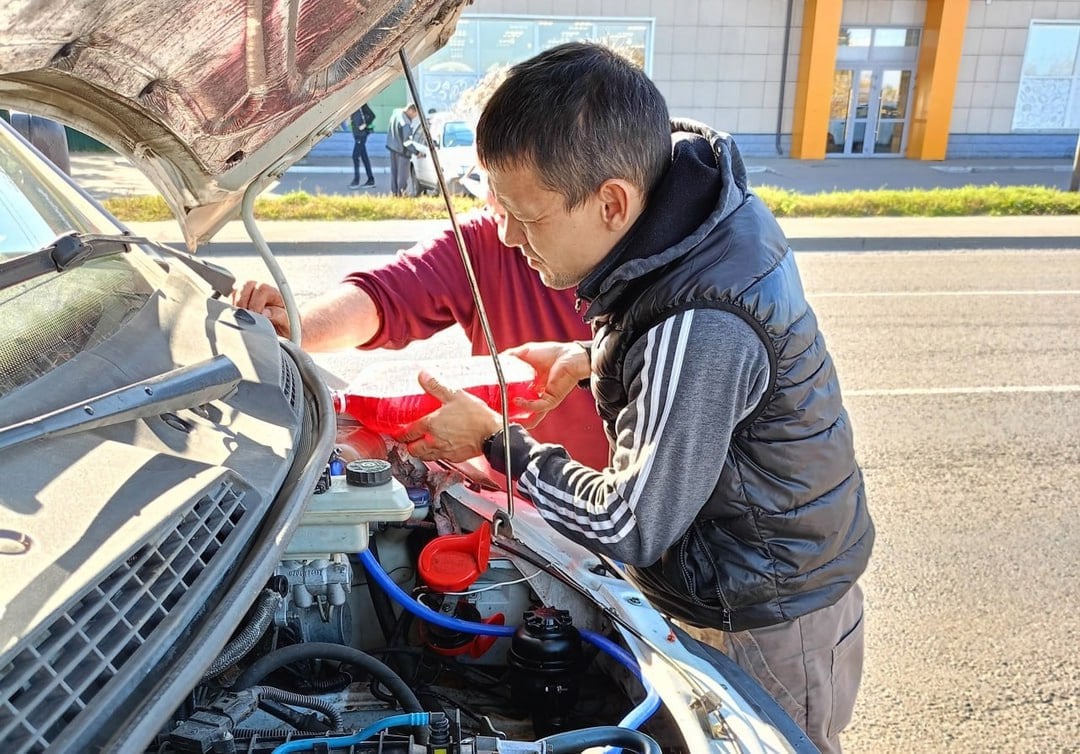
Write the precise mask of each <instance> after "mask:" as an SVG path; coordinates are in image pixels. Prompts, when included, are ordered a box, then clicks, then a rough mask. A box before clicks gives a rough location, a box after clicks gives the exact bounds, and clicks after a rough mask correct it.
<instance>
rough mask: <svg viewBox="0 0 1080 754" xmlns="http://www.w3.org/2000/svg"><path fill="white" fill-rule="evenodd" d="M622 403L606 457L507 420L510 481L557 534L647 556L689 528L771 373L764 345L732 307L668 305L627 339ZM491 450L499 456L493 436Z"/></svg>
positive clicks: (651, 558)
mask: <svg viewBox="0 0 1080 754" xmlns="http://www.w3.org/2000/svg"><path fill="white" fill-rule="evenodd" d="M623 376H624V380H625V382H626V385H627V398H628V400H627V405H626V406H625V407H623V408H622V410H621V411H620V412H619V414H618V417H617V418H616V421H615V427H614V429H615V438H616V444H615V447H614V452H613V454H612V462H611V466H609V467H608V468H607V469H605V470H604V471H602V472H597V471H593V470H592V469H589V468H588V467H585V466H582V465H581V464H578V463H575V462H574V461H573V460H571V459H570V458H569V456H567V454H566V452H565V450H563V449H562V448H561V447H558V446H554V445H542V444H539V443H537V442H536V441H535V440H533V439H532V437H531V436H530V435H529V434H528V433H527V432H526V431H525V430H523V429H522V428H521V427H518V426H514V427H513V428H512V431H511V436H510V444H511V459H512V461H511V464H512V468H513V475H514V476H516V477H517V479H518V489H519V491H520V492H521V493H523V494H525V495H527V496H528V497H529V498H530V499H532V501H533V503H534V504H535V505H536V507H537V509H538V510H539V512H540V514H541V515H542V516H543V517H544V518H545V519H546V520H547V521H548V522H549V523H551V524H552V526H554V527H555V528H556V529H558V530H559V531H561V532H562V533H564V534H565V535H566V536H568V537H570V538H571V539H574V540H576V541H578V542H581V543H582V544H584V545H586V546H588V547H591V548H592V549H594V550H597V551H600V552H603V553H604V554H607V555H610V556H612V557H614V558H616V559H618V560H621V561H623V562H626V563H629V564H631V565H648V564H651V563H653V562H655V561H656V560H657V559H659V557H660V555H661V554H662V553H663V552H664V550H666V549H667V548H668V547H669V546H670V545H671V544H672V543H673V542H675V541H676V540H677V539H678V538H679V537H681V536H682V534H683V533H685V531H686V530H687V529H688V528H689V526H690V524H691V522H692V521H693V520H694V517H695V516H696V515H697V514H698V512H699V511H700V510H701V507H702V506H703V505H704V504H705V502H706V501H707V500H708V498H709V495H710V494H711V492H712V490H713V488H714V487H715V486H716V481H717V479H718V478H719V475H720V471H721V468H722V467H723V462H724V457H725V455H726V453H727V447H728V443H729V441H730V438H731V433H732V431H733V430H734V427H735V425H736V424H738V422H739V421H740V420H741V419H742V418H744V417H745V416H747V415H749V414H750V412H751V411H753V409H754V407H755V406H756V405H757V403H758V401H759V400H760V398H761V396H762V395H763V394H764V391H765V390H766V389H767V386H768V383H769V361H768V352H767V350H766V347H765V344H764V343H762V341H761V340H760V338H759V337H758V336H757V334H756V333H755V332H754V331H753V329H752V328H751V327H750V325H748V324H747V323H746V322H744V321H743V320H742V319H741V318H740V317H738V316H737V315H734V314H731V313H729V312H724V311H717V310H711V309H705V310H701V309H699V310H690V311H686V312H682V313H679V314H676V315H674V316H672V317H670V318H668V319H666V320H664V321H663V322H661V323H660V324H658V325H657V326H655V327H653V328H652V329H651V330H649V332H648V333H647V334H646V335H645V336H644V337H642V338H639V339H638V341H637V342H636V343H635V344H634V345H633V346H632V347H631V349H630V351H629V353H628V354H627V357H626V363H625V364H624V368H623ZM496 445H497V447H493V448H492V452H491V454H490V455H489V460H491V461H492V463H493V464H495V465H496V466H501V464H500V463H499V460H500V459H501V458H502V443H501V442H500V443H497V444H496Z"/></svg>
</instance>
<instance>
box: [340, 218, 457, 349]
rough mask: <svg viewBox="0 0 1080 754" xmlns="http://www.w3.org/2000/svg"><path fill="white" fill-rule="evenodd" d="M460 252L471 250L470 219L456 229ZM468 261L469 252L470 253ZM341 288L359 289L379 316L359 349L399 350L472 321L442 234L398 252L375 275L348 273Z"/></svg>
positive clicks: (453, 251)
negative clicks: (460, 238) (376, 327)
mask: <svg viewBox="0 0 1080 754" xmlns="http://www.w3.org/2000/svg"><path fill="white" fill-rule="evenodd" d="M461 232H462V235H463V236H464V237H465V245H466V248H471V247H472V246H473V245H474V244H475V239H474V238H473V237H474V236H475V228H474V222H473V220H472V219H471V218H468V219H465V220H464V221H463V222H462V224H461ZM470 256H471V252H470ZM344 282H346V283H351V284H352V285H355V286H357V287H359V288H362V289H363V290H364V291H366V292H367V294H368V295H369V296H371V298H372V300H373V301H374V302H375V306H376V308H377V309H378V310H379V312H380V314H381V321H380V325H379V330H378V332H377V333H376V334H375V336H374V337H373V338H372V339H371V340H370V341H368V342H367V343H365V344H363V345H362V346H361V348H364V349H371V348H404V347H405V346H407V345H408V344H409V343H411V342H412V341H414V340H423V339H425V338H429V337H431V336H432V335H434V334H435V333H437V332H439V331H441V330H444V329H446V328H447V327H450V326H451V325H453V324H455V323H459V322H469V321H470V320H472V318H473V317H474V316H475V313H474V309H475V306H474V304H473V301H472V294H471V292H470V288H469V281H468V279H467V278H466V276H465V267H464V265H463V264H462V263H461V254H460V253H459V252H458V247H457V241H456V240H455V238H454V233H453V231H452V230H450V229H447V230H446V231H444V232H443V233H440V234H439V235H437V236H435V237H434V238H432V239H431V240H429V241H426V242H423V243H418V244H416V245H415V246H413V247H411V248H409V249H403V250H402V251H399V252H398V254H397V258H396V259H394V261H393V262H391V263H390V264H387V265H385V266H383V267H380V268H378V269H374V270H369V271H365V272H353V273H350V274H349V275H348V276H346V278H345V281H344Z"/></svg>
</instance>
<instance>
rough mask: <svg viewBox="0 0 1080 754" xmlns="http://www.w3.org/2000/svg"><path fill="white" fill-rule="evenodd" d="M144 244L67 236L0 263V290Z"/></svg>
mask: <svg viewBox="0 0 1080 754" xmlns="http://www.w3.org/2000/svg"><path fill="white" fill-rule="evenodd" d="M145 242H146V239H144V238H139V237H137V236H102V235H95V234H92V233H74V232H73V233H66V234H64V235H62V236H57V238H56V240H55V241H53V242H52V243H50V244H49V245H48V246H43V247H41V248H40V249H38V250H37V251H33V252H30V253H29V254H26V255H24V256H21V257H19V258H18V259H12V260H10V261H8V262H3V263H0V290H4V289H5V288H10V287H11V286H13V285H18V284H19V283H25V282H26V281H27V280H33V279H34V278H36V277H39V276H40V275H45V274H48V273H50V272H57V273H59V272H65V271H67V270H70V269H72V268H74V267H78V266H80V265H81V264H83V263H84V262H87V261H88V260H91V259H97V258H98V257H107V256H111V255H113V254H122V253H124V252H126V251H128V247H129V246H130V245H131V244H133V243H145Z"/></svg>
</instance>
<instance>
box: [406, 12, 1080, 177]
mask: <svg viewBox="0 0 1080 754" xmlns="http://www.w3.org/2000/svg"><path fill="white" fill-rule="evenodd" d="M570 39H595V40H599V41H603V42H605V43H607V44H611V45H613V46H615V47H616V48H619V49H621V50H623V51H625V53H626V54H627V55H628V56H630V57H631V58H632V59H634V60H635V61H636V62H638V63H639V64H640V65H642V66H643V67H644V68H645V70H646V71H647V72H648V73H649V75H650V76H651V77H652V79H653V80H654V81H655V82H656V84H657V86H658V87H659V88H660V90H661V91H662V92H663V93H664V95H665V97H666V99H667V101H668V105H669V108H670V110H671V112H672V114H673V115H677V116H685V117H690V118H695V119H698V120H701V121H704V122H706V123H708V124H710V125H712V126H715V127H717V128H720V129H722V130H725V131H729V132H731V133H732V134H734V135H735V136H736V138H737V139H738V141H739V144H740V146H741V147H742V149H743V151H744V153H746V154H749V155H757V156H776V155H783V156H790V157H794V158H797V159H822V158H825V157H829V158H845V157H864V158H865V157H892V158H898V157H899V158H908V159H918V160H940V159H944V158H945V157H950V158H964V157H1002V156H1008V157H1068V156H1071V155H1072V154H1073V150H1074V149H1075V148H1076V145H1077V132H1078V130H1080V0H1045V1H1040V0H754V1H753V2H751V1H750V0H681V1H680V2H672V0H476V2H475V3H474V5H473V6H472V7H471V8H470V10H469V12H468V13H466V14H465V15H464V16H463V17H462V20H461V23H460V24H459V28H458V31H457V33H456V34H455V36H454V38H453V39H452V40H451V41H450V43H449V44H448V45H447V46H446V48H444V49H443V50H440V51H439V52H438V53H436V54H435V55H434V56H432V57H431V58H429V59H428V60H426V61H424V63H423V64H422V65H421V66H420V70H419V80H420V86H421V88H422V92H421V97H422V102H423V104H424V106H425V107H436V108H438V109H445V108H453V107H454V106H455V102H456V99H457V97H458V96H460V95H461V93H462V92H465V91H467V90H468V89H469V88H470V87H472V86H474V85H475V84H476V83H477V82H478V81H480V80H481V79H482V78H483V76H484V75H485V74H486V73H488V71H490V70H491V69H492V68H498V67H499V66H505V65H507V64H512V63H514V62H517V61H518V60H522V59H524V58H527V57H530V56H531V55H534V54H536V53H537V52H539V51H541V50H543V49H546V48H547V47H550V46H552V45H555V44H558V43H559V42H562V41H566V40H570ZM385 96H386V97H388V98H390V99H392V100H396V99H404V97H405V94H404V90H403V88H402V89H400V90H398V89H397V88H396V87H395V89H394V91H392V92H388V93H387V95H385Z"/></svg>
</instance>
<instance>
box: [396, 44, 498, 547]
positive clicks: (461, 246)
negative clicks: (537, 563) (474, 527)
mask: <svg viewBox="0 0 1080 754" xmlns="http://www.w3.org/2000/svg"><path fill="white" fill-rule="evenodd" d="M398 57H400V58H401V68H402V70H404V72H405V80H406V82H407V83H408V86H409V92H410V93H411V94H412V99H413V103H415V104H416V115H417V117H418V118H419V119H420V127H421V128H422V129H423V131H424V138H425V139H426V140H427V143H428V153H429V154H430V155H431V161H432V164H433V165H434V166H435V176H436V178H438V181H439V189H440V190H441V191H442V195H443V200H444V201H445V202H446V211H447V212H449V213H450V224H451V225H452V226H453V228H454V238H455V239H456V240H457V247H458V252H459V253H460V254H461V263H462V264H464V265H465V275H466V277H468V279H469V287H470V288H471V289H472V296H473V302H474V303H475V304H476V313H477V314H478V315H479V317H480V327H481V329H482V330H483V331H484V340H485V341H486V342H487V347H488V353H490V354H491V358H492V360H493V361H494V362H495V375H496V376H497V377H498V379H499V397H500V399H501V406H502V411H501V414H502V431H503V454H504V455H503V461H504V463H505V464H506V511H496V512H495V515H494V520H493V521H492V531H491V533H492V536H493V537H497V536H499V535H500V534H502V535H503V536H506V537H509V538H512V537H513V536H514V482H513V480H512V479H511V476H510V418H509V415H510V406H509V396H508V395H507V392H506V377H504V376H503V370H502V364H500V363H499V352H498V351H497V350H496V349H495V336H494V335H492V333H491V323H490V322H489V321H488V316H487V310H486V309H485V308H484V301H483V299H482V298H481V297H480V286H479V285H478V284H477V282H476V273H475V272H474V271H473V266H472V260H471V259H470V258H469V254H468V252H467V251H466V250H465V237H464V236H463V235H462V234H461V226H460V225H459V224H458V219H457V214H456V213H455V212H454V203H453V202H452V201H450V192H449V191H447V186H446V176H444V175H443V170H442V164H441V163H440V162H439V152H438V150H437V149H435V147H434V141H432V139H431V127H430V126H429V125H428V120H427V115H426V111H425V110H424V107H423V105H422V103H421V102H420V90H419V88H418V87H417V86H416V79H415V78H414V77H413V71H412V67H411V66H410V65H409V58H408V56H407V55H406V54H405V49H404V48H402V49H401V50H399V51H398Z"/></svg>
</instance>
